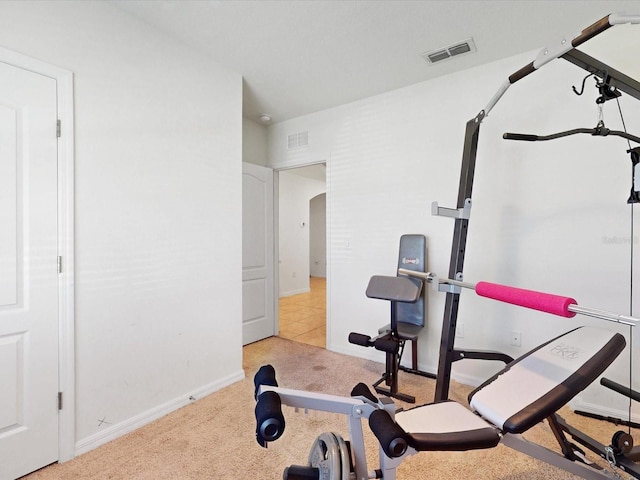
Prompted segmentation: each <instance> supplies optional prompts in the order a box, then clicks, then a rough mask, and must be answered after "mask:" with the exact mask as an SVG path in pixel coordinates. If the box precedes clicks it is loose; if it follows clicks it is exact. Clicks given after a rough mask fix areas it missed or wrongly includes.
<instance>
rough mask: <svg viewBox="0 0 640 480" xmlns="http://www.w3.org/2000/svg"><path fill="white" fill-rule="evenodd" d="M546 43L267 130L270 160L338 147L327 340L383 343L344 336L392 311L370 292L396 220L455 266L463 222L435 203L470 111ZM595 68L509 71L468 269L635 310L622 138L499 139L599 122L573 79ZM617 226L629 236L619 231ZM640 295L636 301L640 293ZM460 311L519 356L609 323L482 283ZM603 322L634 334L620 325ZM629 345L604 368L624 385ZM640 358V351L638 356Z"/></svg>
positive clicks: (466, 375) (439, 313)
mask: <svg viewBox="0 0 640 480" xmlns="http://www.w3.org/2000/svg"><path fill="white" fill-rule="evenodd" d="M536 54H537V52H530V53H528V54H525V55H520V56H517V57H513V58H509V59H506V60H503V61H499V62H496V63H493V64H489V65H485V66H482V67H478V68H475V69H472V70H468V71H465V72H461V73H457V74H452V75H448V76H446V77H442V78H439V79H436V80H433V81H429V82H425V83H421V84H417V85H414V86H411V87H408V88H404V89H401V90H397V91H394V92H389V93H387V94H384V95H380V96H377V97H373V98H369V99H365V100H362V101H359V102H355V103H352V104H349V105H344V106H341V107H339V108H335V109H331V110H327V111H323V112H319V113H317V114H313V115H309V116H305V117H300V118H297V119H293V120H290V121H288V122H283V123H279V124H276V125H273V126H272V127H270V128H269V160H270V164H271V165H272V166H275V167H277V166H292V165H297V164H306V163H309V162H312V161H318V160H321V159H328V169H327V211H328V216H329V221H328V224H329V234H328V236H329V239H330V241H329V251H328V292H327V293H328V299H329V300H328V301H329V309H328V322H329V323H328V332H329V333H328V347H329V348H330V349H331V350H334V351H339V352H344V353H349V354H353V355H358V356H367V357H369V358H376V359H378V360H380V361H383V359H384V357H383V354H382V353H380V352H375V351H374V350H373V349H363V348H361V347H357V346H353V345H350V344H349V343H348V341H347V337H348V334H349V332H351V331H356V332H362V333H369V334H373V333H375V332H376V331H377V328H378V327H379V326H381V325H382V324H383V323H384V322H386V321H388V306H387V305H386V304H385V302H380V301H373V300H369V299H367V298H366V297H365V295H364V291H365V288H366V286H367V282H368V279H369V277H370V276H372V275H374V274H393V273H394V272H395V263H396V255H397V242H398V238H399V237H400V235H401V234H403V233H407V232H411V233H423V234H425V235H426V236H427V237H428V242H429V260H428V261H429V268H430V270H431V271H433V272H436V273H439V274H441V275H446V274H447V272H448V266H449V256H450V253H451V252H450V249H451V241H452V232H453V221H452V220H451V219H449V218H442V217H433V216H431V213H430V204H431V202H432V201H439V202H440V204H441V205H442V206H448V207H455V203H456V197H457V191H458V182H459V174H460V160H461V156H462V147H463V138H464V131H465V124H466V122H467V120H469V119H471V118H473V117H475V115H476V114H477V113H478V112H479V111H480V110H481V109H483V108H484V107H485V106H486V105H487V103H488V102H489V99H490V98H491V97H492V96H493V95H494V93H495V92H496V91H497V90H498V87H499V86H500V85H501V84H502V83H503V82H504V81H505V80H506V78H507V77H508V76H509V75H510V74H512V73H514V72H515V71H516V70H518V69H519V68H521V67H523V66H524V65H526V64H527V63H529V62H530V61H531V60H532V59H533V58H534V57H535V55H536ZM585 74H586V73H585V72H584V71H583V70H581V69H579V68H577V67H574V66H572V65H570V64H568V63H567V62H565V61H562V60H558V61H555V62H552V63H551V64H549V65H547V66H546V67H544V69H543V70H541V71H539V72H536V73H535V74H534V75H531V76H530V77H527V78H525V79H524V80H522V81H521V82H518V83H517V84H515V85H514V86H513V87H512V88H511V89H510V90H509V91H508V92H507V94H506V96H505V97H504V98H503V100H502V101H501V102H500V103H499V104H498V106H497V107H496V108H495V110H494V111H493V112H491V115H490V116H489V117H488V118H487V119H485V121H484V124H483V126H482V127H481V135H480V144H479V152H478V166H477V169H476V179H475V188H474V195H473V208H472V214H471V221H470V230H469V238H468V244H467V257H466V258H467V261H466V265H465V279H466V280H467V281H471V282H475V281H479V280H488V281H494V282H497V283H504V284H508V285H514V286H519V287H523V288H531V289H538V290H541V291H548V292H552V293H557V294H563V295H569V296H574V297H575V298H576V299H577V300H578V302H579V303H581V304H583V305H587V306H592V307H595V308H601V309H611V310H614V311H618V312H622V313H627V312H628V310H629V308H628V307H629V293H630V292H629V269H630V265H629V264H630V254H629V247H630V245H629V242H628V238H629V236H630V231H629V207H628V206H627V205H626V199H627V196H628V193H629V188H630V185H631V177H630V172H631V168H630V160H629V157H628V155H627V154H626V153H625V151H626V149H627V148H628V147H627V144H626V142H624V141H623V140H621V139H615V138H592V137H589V136H578V137H571V138H566V139H562V140H557V141H555V142H547V143H536V144H532V143H528V142H527V143H525V142H522V143H519V142H508V141H505V140H503V139H502V133H503V132H505V131H512V132H524V133H537V134H547V133H553V132H556V131H560V130H566V129H572V128H576V127H594V126H595V124H596V123H597V120H598V118H597V109H596V105H595V103H594V100H595V97H596V91H595V89H594V88H593V87H592V86H590V87H589V89H588V90H587V93H586V94H585V95H584V96H582V97H577V96H576V95H574V94H573V92H572V91H571V86H572V85H578V86H579V85H580V82H581V81H582V78H583V77H584V76H585ZM590 85H592V83H591V84H590ZM621 105H622V107H623V110H624V113H625V119H626V123H627V126H628V127H629V129H630V130H631V131H632V132H633V131H634V130H635V133H636V134H637V133H638V132H639V131H640V109H639V104H638V102H637V101H636V100H634V99H632V98H630V97H628V96H624V97H623V98H622V99H621ZM605 121H606V122H607V126H609V127H610V128H612V129H622V126H621V122H620V118H619V115H618V112H617V107H616V105H615V103H611V102H610V104H608V105H606V106H605ZM302 130H308V131H309V138H310V147H309V148H308V149H307V150H305V151H294V152H287V151H286V149H285V148H284V143H283V141H282V139H283V138H286V135H287V134H289V133H292V132H297V131H302ZM636 225H638V221H637V219H636ZM636 234H637V233H636ZM612 238H615V239H621V240H620V241H610V239H612ZM625 239H626V240H625ZM634 241H635V240H634ZM636 258H637V257H636ZM636 262H637V260H636ZM636 267H637V266H636ZM636 270H637V268H636ZM635 293H636V299H637V297H638V295H637V293H638V292H635ZM429 295H430V299H429V307H428V323H427V327H426V329H425V330H426V331H425V333H424V334H423V335H422V337H421V340H420V355H421V357H420V367H421V368H422V369H425V370H430V371H435V370H436V366H437V356H438V347H439V341H440V330H441V323H442V317H443V311H444V294H438V293H433V292H430V293H429ZM635 303H636V311H639V310H638V308H637V307H638V305H637V304H638V301H637V300H636V302H635ZM459 322H460V323H463V324H464V332H465V336H464V338H459V339H457V346H459V347H462V348H474V349H475V348H477V349H496V350H499V351H503V352H506V353H509V354H511V355H514V356H517V355H520V354H522V353H524V352H526V351H527V350H528V349H530V348H532V347H534V346H535V345H538V344H540V343H542V342H543V341H545V340H547V339H549V338H550V337H551V336H552V335H555V334H557V333H561V332H564V331H566V330H569V329H570V328H573V327H574V326H576V325H580V324H598V325H602V324H603V322H600V321H595V320H593V321H592V320H590V319H587V318H585V317H576V319H574V320H566V319H561V318H558V317H553V316H551V315H548V314H543V313H540V312H533V311H527V310H524V309H518V308H516V307H511V306H508V305H505V304H500V303H497V302H491V301H488V300H486V299H481V298H478V297H476V296H475V295H474V294H473V293H472V292H465V293H463V295H462V300H461V307H460V315H459ZM602 326H605V327H607V328H612V329H614V330H619V331H621V332H622V333H624V334H625V335H627V336H628V330H627V329H625V328H618V327H617V326H616V325H613V324H605V325H602ZM512 330H516V331H520V332H522V346H521V347H514V346H511V345H510V343H509V339H510V332H511V331H512ZM636 342H637V339H636ZM635 344H637V343H635ZM623 357H624V358H622V359H619V360H618V361H616V363H615V364H614V366H613V367H612V368H611V369H610V370H609V372H608V373H607V375H608V376H610V377H612V378H613V379H614V380H617V381H620V382H623V383H626V379H628V365H626V364H625V363H628V356H627V354H626V353H625V354H623ZM636 357H637V356H636ZM639 362H640V360H639V359H637V358H636V360H635V362H634V366H635V368H636V369H637V367H638V363H639ZM499 367H500V365H498V364H495V363H493V364H492V363H491V362H481V361H464V362H458V363H456V364H455V365H454V369H453V376H454V378H457V379H459V380H461V381H464V382H466V383H471V384H473V383H478V382H479V381H480V380H482V379H484V378H486V377H487V376H489V375H490V374H491V373H493V372H494V371H495V370H496V369H497V368H499ZM636 388H637V385H636ZM618 397H619V398H618ZM581 398H582V400H581V401H583V402H586V403H588V404H591V406H592V407H594V408H600V409H605V410H606V411H607V412H608V413H609V414H611V413H620V412H624V411H625V409H626V402H625V401H624V399H623V398H622V397H621V396H617V395H615V394H608V393H606V392H604V389H602V388H601V387H598V386H594V387H592V388H591V389H590V390H588V391H587V392H586V393H585V394H584V395H583V396H582V397H581ZM621 415H624V413H621Z"/></svg>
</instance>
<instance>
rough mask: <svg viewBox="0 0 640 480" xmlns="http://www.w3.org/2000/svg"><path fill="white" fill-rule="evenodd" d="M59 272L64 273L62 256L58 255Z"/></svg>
mask: <svg viewBox="0 0 640 480" xmlns="http://www.w3.org/2000/svg"><path fill="white" fill-rule="evenodd" d="M58 273H62V257H61V256H60V255H58Z"/></svg>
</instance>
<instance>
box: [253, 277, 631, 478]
mask: <svg viewBox="0 0 640 480" xmlns="http://www.w3.org/2000/svg"><path fill="white" fill-rule="evenodd" d="M406 272H411V273H410V275H416V276H419V277H421V278H423V279H424V280H425V281H426V282H431V283H435V284H437V285H452V286H456V287H458V288H470V289H473V290H475V291H476V293H477V294H478V295H479V296H482V297H485V298H489V299H493V300H498V301H503V302H507V303H511V304H515V305H519V306H522V307H526V308H531V309H535V310H539V311H543V312H547V313H551V314H555V315H558V316H561V317H565V318H570V317H573V316H574V315H575V314H576V313H580V314H583V315H588V316H591V317H595V318H599V319H603V320H609V321H614V322H622V323H625V324H635V323H637V322H640V319H637V318H633V317H629V316H626V315H620V314H616V313H612V312H605V311H601V310H596V309H593V308H587V307H583V306H580V305H578V304H577V302H576V301H575V300H574V299H573V298H570V297H564V296H559V295H552V294H548V293H542V292H535V291H531V290H523V289H519V288H514V287H509V286H504V285H498V284H494V283H488V282H479V283H478V284H476V285H473V284H470V283H466V282H461V281H457V280H453V279H445V280H440V279H438V278H437V277H436V276H435V275H433V274H430V273H422V272H415V271H411V270H405V272H404V273H406ZM385 288H386V290H387V292H388V293H387V294H386V297H385V299H386V300H389V301H392V300H393V301H395V300H397V299H400V300H410V299H412V298H415V297H416V296H417V295H419V290H420V286H419V285H417V284H416V283H414V282H411V281H410V280H409V279H408V278H403V277H386V281H385ZM625 345H626V342H625V339H624V337H623V336H622V335H621V334H619V333H614V332H611V331H609V330H605V329H602V328H595V327H578V328H574V329H573V330H571V331H569V332H567V333H565V334H563V335H560V336H558V337H557V338H555V339H552V340H551V341H549V342H547V343H545V344H543V345H540V346H539V347H537V348H535V349H534V350H532V351H531V352H529V353H527V354H525V355H523V356H522V357H520V358H519V359H518V360H515V361H514V362H512V363H510V364H509V366H508V367H506V368H505V369H504V370H502V371H501V372H499V373H497V374H496V375H495V376H493V377H492V378H490V379H489V380H487V381H486V382H485V383H483V384H482V385H481V386H480V387H478V388H477V389H475V390H474V391H473V392H471V394H469V406H470V409H471V410H468V409H467V408H466V407H464V406H462V405H461V404H459V403H456V402H453V401H448V400H447V401H443V402H436V403H432V404H428V405H423V406H420V407H416V408H412V409H410V410H406V411H398V410H396V408H395V405H394V404H393V401H392V400H391V399H389V398H387V397H382V398H377V397H376V396H375V395H374V394H372V393H371V392H370V390H369V389H368V387H367V386H366V385H364V384H362V383H360V384H358V385H357V386H356V387H355V388H354V389H353V391H352V393H351V397H340V396H336V395H327V394H321V393H314V392H308V391H301V390H292V389H286V388H281V387H279V386H278V382H277V381H276V372H275V369H274V368H273V366H271V365H265V366H263V367H261V368H260V370H259V371H258V372H257V374H256V375H255V378H254V384H255V398H256V401H257V403H256V408H255V415H256V439H257V441H258V443H259V444H260V445H261V446H263V447H266V446H267V444H268V443H269V442H273V441H275V440H277V439H279V438H280V437H281V436H282V434H283V433H284V430H285V426H286V421H285V417H284V414H283V412H282V406H283V405H286V406H290V407H294V408H295V409H296V410H298V409H304V410H305V411H307V410H317V411H325V412H331V413H338V414H342V415H345V416H346V417H347V419H348V426H349V435H350V438H349V440H345V439H343V438H342V436H341V435H340V434H338V433H335V432H327V433H323V434H321V435H320V436H319V437H317V439H316V440H315V442H314V443H313V445H312V447H311V450H310V452H309V458H308V461H307V463H306V465H291V466H290V467H287V468H286V469H285V470H284V475H283V479H284V480H305V479H316V480H368V479H373V478H381V479H385V480H395V478H396V468H397V467H398V465H400V463H401V462H402V461H403V460H404V459H405V458H406V457H407V456H409V455H414V454H416V453H418V452H422V451H466V450H476V449H485V448H492V447H495V446H496V445H497V444H498V443H502V444H503V445H505V446H507V447H509V448H512V449H514V450H517V451H519V452H522V453H524V454H526V455H530V456H532V457H534V458H538V459H539V460H542V461H544V462H546V463H549V464H550V465H554V466H556V467H559V468H562V469H564V470H566V471H568V472H571V473H573V474H575V475H578V476H580V477H581V478H585V479H588V480H603V479H613V478H617V477H616V476H615V475H616V473H615V472H609V471H606V470H604V469H602V468H601V467H598V466H597V465H594V464H592V463H590V462H586V461H585V460H584V458H583V456H582V455H577V454H575V455H573V456H569V455H567V454H566V453H565V452H564V451H563V454H559V453H556V452H553V451H551V450H548V449H547V448H545V447H542V446H540V445H537V444H535V443H532V442H530V441H527V440H525V439H524V438H523V437H521V435H520V434H522V433H523V432H525V431H527V430H528V429H529V428H531V427H533V426H534V425H536V424H537V423H539V422H541V421H543V420H544V419H548V421H549V422H550V424H551V425H552V428H554V427H553V425H555V423H552V422H553V421H554V420H555V419H556V418H560V417H558V416H557V414H556V412H557V411H558V409H560V408H561V407H562V406H564V405H565V404H566V403H567V402H569V400H571V399H572V398H573V397H574V396H575V395H577V394H578V393H579V392H580V391H582V390H583V389H584V388H586V387H587V386H588V385H589V384H591V383H592V382H593V381H594V380H595V379H596V378H597V377H598V376H600V375H601V374H602V373H603V372H604V370H605V369H606V368H607V367H608V366H609V365H610V364H611V362H613V360H614V359H615V358H616V357H617V356H618V355H619V354H620V353H621V352H622V351H623V349H624V348H625ZM521 385H527V388H526V389H524V388H521V387H520V386H521ZM363 419H366V420H367V421H368V424H369V428H370V429H371V431H372V432H373V433H374V435H375V436H376V438H377V440H378V442H379V461H380V466H379V468H376V469H375V470H369V469H368V466H367V458H366V451H365V444H364V434H363V430H362V420H363ZM569 445H570V444H569ZM570 446H571V447H572V448H575V447H574V446H572V445H570ZM567 448H569V446H567ZM580 453H583V452H580Z"/></svg>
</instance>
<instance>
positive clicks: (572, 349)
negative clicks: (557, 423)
mask: <svg viewBox="0 0 640 480" xmlns="http://www.w3.org/2000/svg"><path fill="white" fill-rule="evenodd" d="M613 335H614V333H612V332H610V331H608V330H604V329H600V328H593V327H581V328H578V329H576V330H572V331H571V332H569V333H567V334H565V335H562V336H560V337H558V338H556V339H555V340H552V341H551V342H549V343H548V344H546V345H543V346H542V347H541V348H539V349H538V350H535V351H534V352H532V353H531V354H530V355H528V356H526V357H524V358H522V359H521V360H519V361H518V362H517V363H515V364H512V365H511V366H509V367H507V368H506V369H505V370H504V371H503V372H501V373H499V374H498V375H497V377H496V378H495V379H493V380H492V381H490V383H488V384H487V385H485V386H483V387H481V388H479V389H478V390H477V391H476V392H474V393H473V394H472V395H473V396H472V398H471V400H470V406H471V408H472V409H473V410H475V411H476V412H478V413H479V414H480V415H481V416H482V417H483V418H485V419H486V420H487V421H489V422H491V423H493V424H494V425H496V426H497V427H499V428H500V429H504V425H505V422H506V421H507V420H509V419H510V418H511V417H513V416H514V415H516V414H517V413H520V412H521V411H523V410H524V409H526V408H527V407H529V406H530V405H531V404H532V403H533V402H535V401H536V400H538V399H540V398H541V397H543V396H544V395H545V394H547V393H549V392H550V391H551V390H552V389H554V388H556V387H558V386H559V385H560V384H562V383H563V382H564V381H565V380H567V379H568V378H569V377H570V376H571V375H572V374H574V373H575V372H577V371H578V370H579V369H580V368H581V367H583V366H584V364H585V363H586V362H587V361H588V360H589V359H590V358H591V357H593V356H594V355H595V354H596V353H598V352H599V351H600V350H601V349H602V348H603V347H604V346H605V344H607V342H609V341H610V340H611V338H612V336H613ZM577 393H578V392H575V393H574V395H575V394H577Z"/></svg>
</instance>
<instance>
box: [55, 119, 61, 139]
mask: <svg viewBox="0 0 640 480" xmlns="http://www.w3.org/2000/svg"><path fill="white" fill-rule="evenodd" d="M56 135H57V137H58V138H60V137H61V136H62V122H61V121H60V120H58V121H57V122H56Z"/></svg>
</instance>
